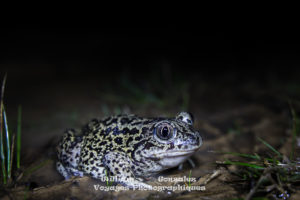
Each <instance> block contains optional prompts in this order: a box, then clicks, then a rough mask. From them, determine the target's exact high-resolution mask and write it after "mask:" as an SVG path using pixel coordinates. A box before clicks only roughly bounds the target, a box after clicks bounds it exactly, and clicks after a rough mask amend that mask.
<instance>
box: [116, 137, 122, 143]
mask: <svg viewBox="0 0 300 200" xmlns="http://www.w3.org/2000/svg"><path fill="white" fill-rule="evenodd" d="M115 143H117V144H119V145H121V144H122V143H123V139H122V138H121V137H116V138H115Z"/></svg>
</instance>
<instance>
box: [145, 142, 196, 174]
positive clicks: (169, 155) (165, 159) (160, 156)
mask: <svg viewBox="0 0 300 200" xmlns="http://www.w3.org/2000/svg"><path fill="white" fill-rule="evenodd" d="M198 149H199V147H198V148H195V149H188V150H171V151H164V152H159V153H155V154H152V155H151V156H150V157H149V158H150V159H152V160H154V161H156V162H157V164H159V165H161V166H162V167H163V168H164V169H167V168H171V167H176V166H178V165H180V164H181V163H183V162H184V161H186V160H187V159H188V158H189V157H190V156H191V155H192V154H194V153H195V152H196V151H197V150H198Z"/></svg>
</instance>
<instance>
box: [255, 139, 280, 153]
mask: <svg viewBox="0 0 300 200" xmlns="http://www.w3.org/2000/svg"><path fill="white" fill-rule="evenodd" d="M257 139H258V140H259V141H260V142H262V143H263V144H264V145H266V146H267V147H268V148H269V149H271V150H272V151H273V152H274V153H276V154H277V155H278V156H279V157H282V155H281V153H280V152H279V151H277V150H276V149H275V148H274V147H272V146H271V145H270V144H269V143H267V142H266V141H264V140H263V139H261V138H260V137H257Z"/></svg>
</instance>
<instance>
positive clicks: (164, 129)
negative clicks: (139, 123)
mask: <svg viewBox="0 0 300 200" xmlns="http://www.w3.org/2000/svg"><path fill="white" fill-rule="evenodd" d="M168 134H169V129H168V127H166V126H165V127H164V128H163V130H162V135H163V137H167V136H168Z"/></svg>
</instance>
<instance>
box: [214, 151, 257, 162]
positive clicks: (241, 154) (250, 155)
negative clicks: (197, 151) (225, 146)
mask: <svg viewBox="0 0 300 200" xmlns="http://www.w3.org/2000/svg"><path fill="white" fill-rule="evenodd" d="M216 153H221V154H229V155H234V156H240V157H244V158H252V159H255V160H260V157H259V155H257V154H255V155H252V154H244V153H236V152H222V151H217V152H216Z"/></svg>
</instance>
